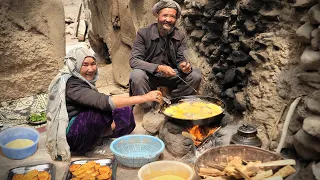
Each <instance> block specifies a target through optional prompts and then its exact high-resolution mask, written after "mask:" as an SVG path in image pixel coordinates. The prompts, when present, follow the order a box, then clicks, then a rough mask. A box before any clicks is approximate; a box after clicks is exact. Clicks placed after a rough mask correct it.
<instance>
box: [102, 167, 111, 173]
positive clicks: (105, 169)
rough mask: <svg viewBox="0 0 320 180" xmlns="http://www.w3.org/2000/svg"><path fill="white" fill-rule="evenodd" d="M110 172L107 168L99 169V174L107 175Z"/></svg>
mask: <svg viewBox="0 0 320 180" xmlns="http://www.w3.org/2000/svg"><path fill="white" fill-rule="evenodd" d="M110 171H111V169H110V167H109V166H102V167H100V168H99V172H100V174H109V172H110Z"/></svg>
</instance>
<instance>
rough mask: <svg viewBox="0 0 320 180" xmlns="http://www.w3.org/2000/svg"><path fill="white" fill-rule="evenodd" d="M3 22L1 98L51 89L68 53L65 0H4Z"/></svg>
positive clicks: (0, 28) (0, 16)
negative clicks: (65, 35) (66, 46)
mask: <svg viewBox="0 0 320 180" xmlns="http://www.w3.org/2000/svg"><path fill="white" fill-rule="evenodd" d="M0 22H1V23H0V37H1V38H0V55H1V60H2V62H1V66H0V76H1V79H0V84H2V85H1V86H0V92H1V93H0V97H1V98H0V101H1V102H3V101H6V100H13V99H17V98H21V97H27V96H30V95H34V94H38V93H42V92H47V89H48V86H49V83H50V82H51V80H52V78H53V77H54V76H55V75H56V74H57V72H58V69H59V67H58V66H59V65H62V64H63V57H64V55H65V39H64V30H65V27H64V10H63V4H62V3H61V2H60V1H59V0H50V1H48V0H46V1H45V0H35V1H30V2H29V1H18V0H3V1H2V2H1V6H0Z"/></svg>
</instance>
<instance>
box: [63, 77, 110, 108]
mask: <svg viewBox="0 0 320 180" xmlns="http://www.w3.org/2000/svg"><path fill="white" fill-rule="evenodd" d="M66 97H67V98H68V99H69V100H71V103H75V104H76V105H81V106H86V107H91V108H96V109H99V110H103V111H111V110H112V109H113V108H112V107H111V105H110V103H109V96H108V95H105V94H103V93H99V92H98V91H96V90H93V89H91V88H90V86H89V85H88V84H86V83H85V82H83V81H82V80H80V79H76V78H72V77H71V78H69V80H68V82H67V86H66Z"/></svg>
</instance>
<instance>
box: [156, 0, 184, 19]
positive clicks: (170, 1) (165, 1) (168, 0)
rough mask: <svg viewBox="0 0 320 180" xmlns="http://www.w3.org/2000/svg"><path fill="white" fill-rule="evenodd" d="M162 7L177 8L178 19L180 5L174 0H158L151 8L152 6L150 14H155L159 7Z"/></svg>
mask: <svg viewBox="0 0 320 180" xmlns="http://www.w3.org/2000/svg"><path fill="white" fill-rule="evenodd" d="M164 8H173V9H175V10H177V19H179V17H180V15H181V7H180V5H179V4H178V3H177V2H175V1H174V0H160V1H159V2H157V3H156V4H155V5H154V6H153V8H152V14H153V15H154V16H157V14H158V12H159V11H160V10H161V9H164Z"/></svg>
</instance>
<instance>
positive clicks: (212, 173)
mask: <svg viewBox="0 0 320 180" xmlns="http://www.w3.org/2000/svg"><path fill="white" fill-rule="evenodd" d="M199 174H205V175H210V176H223V175H224V172H222V171H220V170H218V169H214V168H199Z"/></svg>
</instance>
